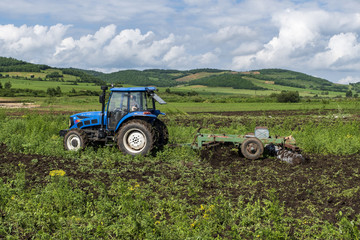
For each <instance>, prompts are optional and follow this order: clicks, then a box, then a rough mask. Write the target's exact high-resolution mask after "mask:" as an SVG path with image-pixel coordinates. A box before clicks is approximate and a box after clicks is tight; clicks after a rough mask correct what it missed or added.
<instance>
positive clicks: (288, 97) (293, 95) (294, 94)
mask: <svg viewBox="0 0 360 240" xmlns="http://www.w3.org/2000/svg"><path fill="white" fill-rule="evenodd" d="M276 99H277V101H278V102H282V103H286V102H292V103H296V102H300V95H299V92H298V91H281V93H279V94H277V95H276Z"/></svg>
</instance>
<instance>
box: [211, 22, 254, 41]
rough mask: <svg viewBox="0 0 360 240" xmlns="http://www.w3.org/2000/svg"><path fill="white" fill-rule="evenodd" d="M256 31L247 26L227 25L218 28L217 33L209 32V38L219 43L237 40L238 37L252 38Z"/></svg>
mask: <svg viewBox="0 0 360 240" xmlns="http://www.w3.org/2000/svg"><path fill="white" fill-rule="evenodd" d="M255 36H256V32H255V31H253V30H252V29H250V28H249V27H247V26H227V27H223V28H220V29H219V30H218V31H217V33H214V34H210V35H209V36H208V38H210V39H211V40H212V41H214V42H215V43H218V44H221V43H225V42H228V41H239V40H240V39H246V38H253V37H255Z"/></svg>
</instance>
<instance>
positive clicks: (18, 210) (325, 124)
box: [0, 98, 360, 239]
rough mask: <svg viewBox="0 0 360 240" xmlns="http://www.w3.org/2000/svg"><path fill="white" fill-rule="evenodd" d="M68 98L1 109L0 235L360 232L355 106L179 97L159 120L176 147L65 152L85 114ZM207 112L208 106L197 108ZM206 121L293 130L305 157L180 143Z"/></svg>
mask: <svg viewBox="0 0 360 240" xmlns="http://www.w3.org/2000/svg"><path fill="white" fill-rule="evenodd" d="M60 99H64V100H62V101H64V102H61V101H60V102H59V103H58V105H56V104H57V102H56V101H58V100H60ZM65 99H66V98H53V101H54V102H55V103H54V105H50V106H52V107H51V108H49V105H46V104H45V102H44V105H43V106H42V108H36V110H34V109H32V110H24V109H17V110H8V109H3V110H1V109H0V127H1V129H6V131H2V132H1V133H0V144H1V145H0V159H1V163H0V178H1V179H2V181H0V216H1V218H0V219H1V220H0V221H1V223H0V238H9V239H28V238H36V239H37V238H39V239H40V238H41V239H69V238H70V237H71V238H74V239H78V238H79V239H119V238H120V239H215V238H217V239H314V238H319V239H359V237H360V233H359V227H360V208H359V204H358V199H360V187H359V184H358V183H359V181H360V172H359V169H360V156H359V154H358V153H359V149H360V121H359V119H360V111H359V108H358V105H359V104H358V102H357V101H353V102H352V101H341V102H336V101H331V102H329V103H327V102H326V103H322V102H317V103H309V105H308V106H307V105H306V104H305V103H302V105H301V104H299V105H297V104H276V103H266V104H265V103H261V104H260V105H261V106H259V103H243V104H241V103H237V104H235V106H233V107H231V108H230V107H229V109H230V110H228V109H226V108H224V107H225V106H226V104H225V103H223V104H220V103H216V104H213V107H212V108H211V107H210V103H209V105H207V104H205V105H204V104H202V105H196V104H195V103H190V104H189V103H170V104H168V106H167V107H166V108H164V111H166V110H169V114H168V115H167V116H165V117H162V120H164V121H165V122H166V124H167V126H168V128H169V133H170V143H171V144H170V145H169V146H167V147H165V149H164V150H162V151H160V152H158V153H157V154H155V155H151V156H148V157H135V158H133V157H129V156H125V155H123V154H121V153H119V151H118V150H117V148H116V147H99V146H90V147H88V148H87V149H85V150H84V151H81V152H78V153H74V152H66V151H64V150H63V144H62V138H61V137H59V136H58V131H59V130H60V129H65V128H67V122H68V115H69V114H71V113H70V112H71V111H73V109H77V108H76V107H75V106H74V105H75V104H74V102H75V99H74V100H73V101H74V102H73V103H72V104H70V105H69V106H73V107H74V108H72V109H69V110H67V112H64V111H65V110H66V107H64V105H62V104H64V103H65ZM82 99H83V100H84V101H88V103H87V104H85V103H83V102H82V105H81V108H82V110H83V111H85V110H92V108H95V107H96V101H95V98H94V99H93V98H91V99H93V100H88V99H86V98H82ZM92 104H93V105H92ZM183 104H184V105H183ZM252 104H253V105H252ZM256 104H257V105H256ZM227 105H229V104H227ZM232 105H233V104H232ZM54 106H57V107H56V108H54ZM65 106H66V104H65ZM206 106H209V107H208V108H207V107H206ZM200 107H201V108H202V109H203V111H206V112H208V113H196V112H198V111H196V109H199V108H200ZM78 108H79V107H78ZM189 109H193V110H194V111H188V110H189ZM259 109H261V111H259ZM291 109H292V110H291ZM93 110H95V109H93ZM254 110H257V111H254ZM69 111H70V112H69ZM229 111H231V112H229ZM186 112H187V113H186ZM200 126H202V127H205V128H206V129H204V130H203V131H204V132H217V133H229V134H235V133H244V132H252V131H253V130H254V127H255V126H268V127H269V128H270V133H271V134H272V135H274V134H277V135H282V136H288V135H293V136H294V137H295V138H296V140H297V142H298V145H299V147H300V148H301V149H303V155H304V156H305V158H306V162H305V163H304V164H300V165H289V164H287V163H285V162H282V161H280V160H277V159H276V158H273V157H267V156H264V158H262V159H260V160H254V161H249V160H246V159H244V158H243V157H241V156H239V153H238V149H235V148H233V147H231V146H218V147H217V148H212V149H208V150H202V151H194V150H192V149H190V148H187V147H173V146H172V145H174V144H178V143H188V142H191V141H192V139H193V135H194V134H195V133H196V129H197V128H198V127H200Z"/></svg>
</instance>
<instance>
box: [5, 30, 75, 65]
mask: <svg viewBox="0 0 360 240" xmlns="http://www.w3.org/2000/svg"><path fill="white" fill-rule="evenodd" d="M69 27H70V26H69V25H62V24H57V25H54V26H51V27H47V26H40V25H35V26H27V25H22V26H20V27H16V26H14V25H12V24H9V25H0V55H2V56H12V57H17V58H20V59H36V58H37V56H39V55H44V54H49V52H50V51H51V50H52V49H51V48H52V47H53V46H54V45H56V44H58V43H59V42H61V41H62V38H63V37H64V35H65V33H66V31H67V29H68V28H69Z"/></svg>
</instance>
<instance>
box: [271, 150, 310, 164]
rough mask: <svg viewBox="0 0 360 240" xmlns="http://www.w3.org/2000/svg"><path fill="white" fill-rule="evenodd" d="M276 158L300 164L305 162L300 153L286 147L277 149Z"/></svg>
mask: <svg viewBox="0 0 360 240" xmlns="http://www.w3.org/2000/svg"><path fill="white" fill-rule="evenodd" d="M277 158H278V159H280V160H281V161H284V162H287V163H290V164H300V163H303V162H305V159H304V157H303V156H302V155H301V154H300V153H297V152H293V151H290V150H286V149H283V150H279V151H278V152H277Z"/></svg>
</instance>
